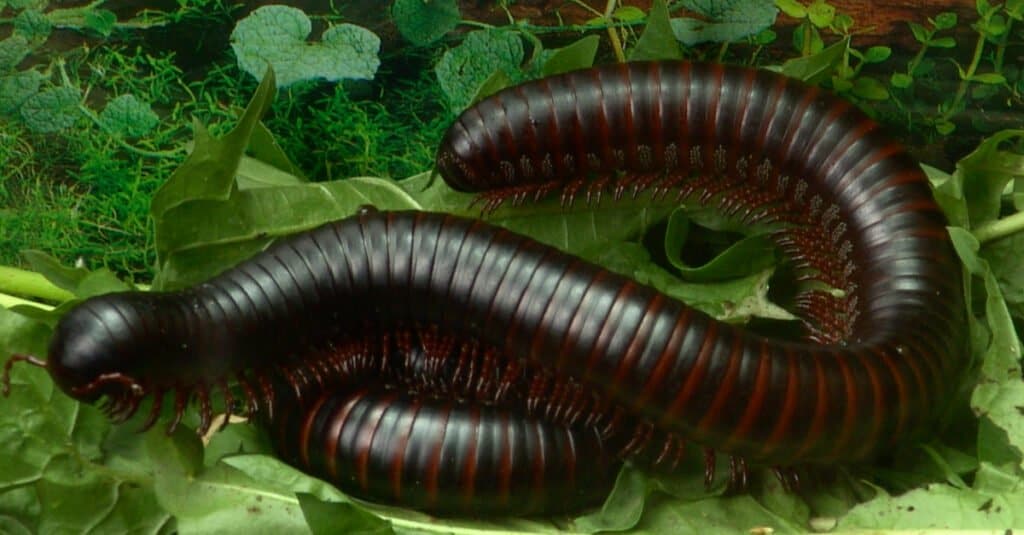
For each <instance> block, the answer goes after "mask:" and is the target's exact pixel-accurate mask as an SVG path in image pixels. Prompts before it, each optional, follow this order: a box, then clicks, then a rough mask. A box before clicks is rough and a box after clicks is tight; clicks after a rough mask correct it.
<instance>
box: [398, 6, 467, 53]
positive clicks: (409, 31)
mask: <svg viewBox="0 0 1024 535" xmlns="http://www.w3.org/2000/svg"><path fill="white" fill-rule="evenodd" d="M391 16H392V17H393V18H394V19H395V26H397V27H398V31H399V32H401V33H402V37H405V38H406V39H408V40H409V42H411V43H412V44H414V45H418V46H424V45H429V44H430V43H433V42H434V41H437V40H438V39H440V38H441V37H443V36H444V35H445V34H446V33H448V32H450V31H452V30H453V29H455V27H456V26H457V25H458V24H459V21H460V20H461V19H462V17H461V16H460V15H459V5H458V3H457V2H456V1H455V0H426V1H425V0H395V3H394V4H393V5H392V6H391Z"/></svg>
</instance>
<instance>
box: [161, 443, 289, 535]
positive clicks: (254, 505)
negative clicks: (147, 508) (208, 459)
mask: <svg viewBox="0 0 1024 535" xmlns="http://www.w3.org/2000/svg"><path fill="white" fill-rule="evenodd" d="M146 446H147V451H148V452H149V457H150V459H152V462H153V465H154V468H155V469H154V488H155V491H156V495H157V499H158V500H159V503H160V505H161V506H162V507H163V508H164V509H166V510H167V511H168V512H170V513H171V514H173V515H174V517H175V520H176V521H177V529H178V531H180V532H183V533H224V532H232V531H237V529H238V522H239V521H240V518H244V519H245V522H246V523H247V527H246V532H247V533H268V534H269V533H295V532H300V531H305V530H306V529H308V528H306V522H305V519H304V518H303V515H302V511H301V509H300V507H299V504H298V500H297V499H296V498H295V495H294V493H293V492H292V491H290V490H288V489H287V488H286V487H285V486H284V485H283V484H281V483H274V482H266V481H256V480H254V479H253V478H251V477H250V476H248V475H246V474H245V473H243V472H242V471H240V470H238V469H236V468H233V467H231V466H228V465H227V464H223V463H222V464H218V465H215V466H213V467H212V468H209V469H205V470H204V469H203V468H202V445H201V444H200V443H199V441H198V439H197V438H196V437H195V435H194V434H193V433H191V432H190V431H184V430H182V431H181V432H179V433H176V434H175V435H174V436H173V437H171V439H170V440H169V439H168V438H167V437H164V436H159V437H155V438H154V439H152V440H148V441H147V443H146Z"/></svg>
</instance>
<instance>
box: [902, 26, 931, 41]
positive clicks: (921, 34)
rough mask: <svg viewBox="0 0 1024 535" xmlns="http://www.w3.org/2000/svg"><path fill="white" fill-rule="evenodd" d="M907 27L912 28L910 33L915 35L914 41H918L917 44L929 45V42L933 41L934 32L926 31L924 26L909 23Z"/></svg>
mask: <svg viewBox="0 0 1024 535" xmlns="http://www.w3.org/2000/svg"><path fill="white" fill-rule="evenodd" d="M907 25H908V26H910V32H911V33H913V34H914V39H916V40H917V42H919V43H925V44H929V40H931V37H932V32H931V31H930V30H927V29H925V27H924V26H921V25H920V24H918V23H916V22H908V23H907Z"/></svg>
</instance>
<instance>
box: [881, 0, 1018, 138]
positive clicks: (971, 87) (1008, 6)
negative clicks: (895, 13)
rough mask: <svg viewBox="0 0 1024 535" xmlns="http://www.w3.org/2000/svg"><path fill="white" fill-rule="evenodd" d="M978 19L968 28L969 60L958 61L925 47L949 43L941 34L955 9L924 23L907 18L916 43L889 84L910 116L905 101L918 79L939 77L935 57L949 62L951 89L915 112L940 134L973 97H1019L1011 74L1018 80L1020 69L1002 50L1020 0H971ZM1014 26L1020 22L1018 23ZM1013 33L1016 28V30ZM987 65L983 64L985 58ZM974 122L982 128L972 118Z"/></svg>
mask: <svg viewBox="0 0 1024 535" xmlns="http://www.w3.org/2000/svg"><path fill="white" fill-rule="evenodd" d="M975 7H976V12H977V15H978V18H977V20H975V21H974V22H973V23H971V28H972V29H973V30H974V32H975V33H976V34H977V37H976V38H975V42H974V47H973V49H972V53H971V55H970V61H969V63H967V64H966V65H964V64H961V63H960V62H959V61H957V59H956V58H955V57H943V58H930V57H929V55H930V54H929V53H931V52H933V51H935V50H943V49H946V50H948V49H954V48H955V47H956V46H957V42H956V39H955V38H954V37H953V36H951V35H940V34H941V33H942V32H946V31H949V30H952V29H954V28H955V27H956V26H957V23H958V17H957V15H956V14H955V13H952V12H944V13H940V14H939V15H937V16H936V17H935V18H934V19H929V20H928V21H927V22H928V24H927V25H922V24H918V23H916V22H909V23H908V25H909V28H910V30H911V32H912V34H913V36H914V39H915V40H916V41H917V42H918V43H919V45H920V48H919V49H918V51H917V53H916V54H915V55H914V56H913V57H912V58H911V59H910V61H909V62H908V63H907V67H906V70H905V71H904V72H897V73H893V74H892V75H891V76H890V78H889V84H890V86H891V87H892V88H893V91H894V92H895V93H896V95H897V97H898V99H897V103H898V104H899V105H900V106H901V107H902V108H903V109H905V110H908V111H907V114H908V115H911V116H914V115H915V114H914V112H912V111H910V110H911V108H912V106H910V104H911V103H912V102H913V100H915V99H916V98H917V97H918V96H919V95H920V94H921V92H922V91H919V89H920V86H921V83H920V81H921V80H928V81H934V80H936V79H940V78H942V77H944V72H945V71H944V70H942V68H943V64H942V63H941V62H940V61H939V59H941V60H943V61H945V62H948V63H950V64H952V65H953V67H954V68H955V77H956V78H957V83H956V89H955V90H953V91H950V92H945V93H944V95H945V96H944V97H942V98H941V99H940V100H939V102H938V104H937V105H936V106H935V112H934V113H926V114H920V115H919V116H918V119H919V120H920V121H921V122H923V123H924V124H926V125H928V126H929V127H931V128H933V129H934V131H935V132H937V133H938V134H940V135H943V136H947V135H949V134H952V133H953V132H954V131H955V130H956V128H957V125H956V119H957V117H958V116H959V115H960V114H961V113H962V112H964V110H965V109H966V108H967V106H968V105H969V104H970V103H971V102H972V101H973V102H983V101H986V100H989V99H992V98H993V97H995V96H997V95H998V94H1000V93H1003V92H1007V93H1009V96H1008V100H1009V101H1011V102H1012V101H1017V102H1018V103H1019V102H1020V92H1019V90H1018V89H1017V87H1016V86H1015V85H1013V83H1012V82H1013V79H1016V81H1017V83H1019V82H1020V79H1021V77H1020V70H1019V69H1017V68H1015V67H1013V68H1010V67H1011V66H1009V65H1007V64H1006V62H1005V58H1006V52H1007V49H1008V47H1009V46H1011V45H1012V44H1013V43H1014V42H1013V40H1012V35H1014V23H1015V22H1019V21H1021V20H1022V14H1024V1H1022V0H1011V1H1008V2H1005V3H1002V4H991V3H989V2H988V1H987V0H978V1H977V2H976V6H975ZM1018 29H1019V28H1018ZM1017 33H1020V32H1019V31H1018V32H1017ZM986 63H987V64H988V65H989V66H990V70H986V69H985V64H986ZM974 124H975V126H976V127H980V128H983V129H984V128H985V127H984V125H983V124H981V123H979V122H977V121H975V123H974Z"/></svg>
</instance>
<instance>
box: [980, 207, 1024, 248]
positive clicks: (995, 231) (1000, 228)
mask: <svg viewBox="0 0 1024 535" xmlns="http://www.w3.org/2000/svg"><path fill="white" fill-rule="evenodd" d="M1022 231H1024V212H1017V213H1016V214H1013V215H1011V216H1007V217H1004V218H1002V219H996V220H995V221H989V222H987V223H985V224H983V225H981V226H979V227H978V228H976V229H974V230H973V231H971V233H972V234H974V237H975V238H977V239H978V241H979V242H981V243H985V242H990V241H993V240H998V239H999V238H1005V237H1006V236H1009V235H1011V234H1016V233H1017V232H1022Z"/></svg>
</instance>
